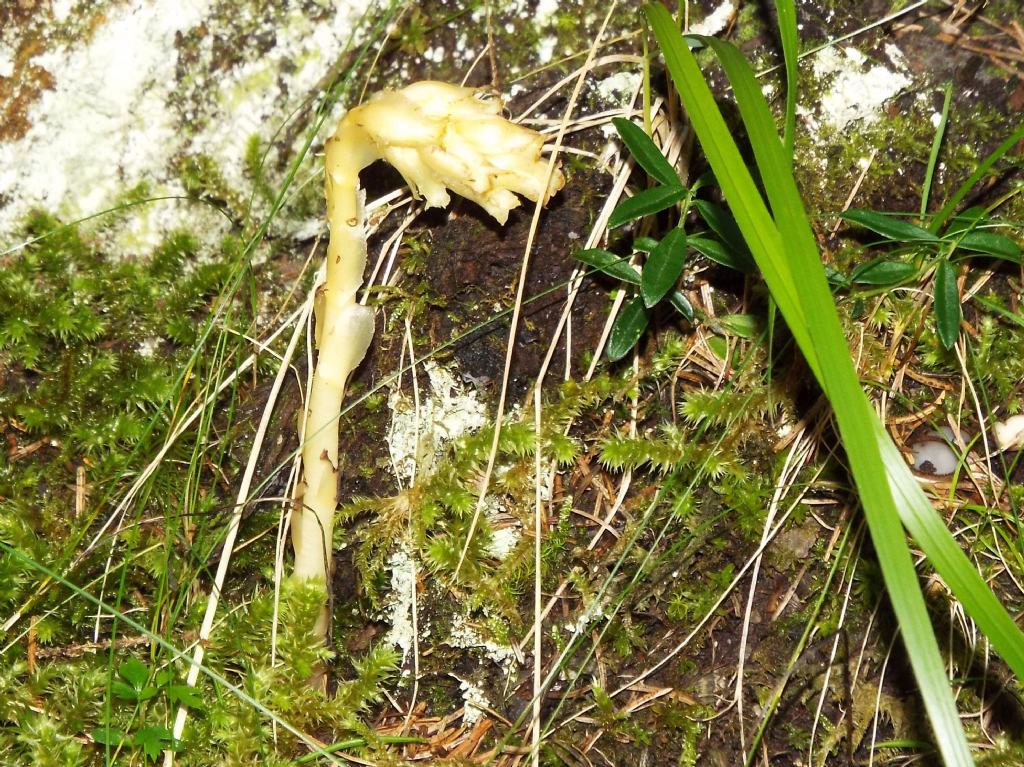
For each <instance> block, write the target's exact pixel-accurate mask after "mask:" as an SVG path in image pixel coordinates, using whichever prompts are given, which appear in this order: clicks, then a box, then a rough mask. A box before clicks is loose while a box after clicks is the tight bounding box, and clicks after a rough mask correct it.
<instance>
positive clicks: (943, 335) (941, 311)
mask: <svg viewBox="0 0 1024 767" xmlns="http://www.w3.org/2000/svg"><path fill="white" fill-rule="evenodd" d="M962 316H963V314H962V311H961V308H960V291H959V290H958V289H957V285H956V271H955V270H954V269H953V265H952V264H951V263H949V260H948V259H945V258H943V259H941V260H940V261H939V264H938V266H936V267H935V332H936V333H938V336H939V340H940V341H942V345H943V346H944V347H946V348H947V349H952V348H953V345H954V344H956V339H957V338H959V337H960V318H961V317H962Z"/></svg>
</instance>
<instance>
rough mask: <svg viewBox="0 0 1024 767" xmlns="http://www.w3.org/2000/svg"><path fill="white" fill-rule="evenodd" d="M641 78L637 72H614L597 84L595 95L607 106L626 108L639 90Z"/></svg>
mask: <svg viewBox="0 0 1024 767" xmlns="http://www.w3.org/2000/svg"><path fill="white" fill-rule="evenodd" d="M642 79H643V78H642V77H641V75H640V73H639V72H616V73H615V74H613V75H610V76H608V77H606V78H604V79H603V80H601V81H600V82H599V83H598V84H597V95H598V96H600V97H601V100H602V101H604V102H605V103H607V104H610V105H613V106H617V107H626V106H629V105H630V103H631V102H632V101H633V95H634V94H635V93H636V92H637V91H638V90H639V88H640V81H641V80H642Z"/></svg>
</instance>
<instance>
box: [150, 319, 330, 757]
mask: <svg viewBox="0 0 1024 767" xmlns="http://www.w3.org/2000/svg"><path fill="white" fill-rule="evenodd" d="M312 308H313V301H312V300H311V299H307V300H306V302H305V304H304V305H303V307H302V312H303V314H306V315H308V313H309V312H310V311H312ZM305 324H306V323H305V322H296V323H295V329H294V330H293V331H292V337H291V338H290V339H289V341H288V348H287V349H285V353H284V356H283V357H282V358H281V364H280V366H279V367H278V369H277V375H276V376H275V377H274V384H273V386H271V388H270V394H269V396H268V398H267V405H266V407H264V408H263V415H262V416H261V417H260V423H259V426H257V428H256V434H255V436H254V437H253V441H252V447H251V448H250V449H249V460H248V462H247V463H246V465H245V473H244V474H243V475H242V482H241V484H240V485H239V487H238V494H237V495H236V496H235V507H234V511H233V512H232V514H231V520H230V521H229V522H228V530H227V534H226V535H225V536H224V544H223V546H222V547H221V555H220V561H219V562H218V563H217V573H216V575H215V576H214V578H213V587H212V588H211V589H210V599H209V601H208V602H207V603H206V613H205V614H204V615H203V622H202V625H201V626H200V627H199V641H198V642H196V645H195V649H194V650H193V651H192V663H191V664H190V665H189V669H188V676H187V677H186V678H185V684H187V685H188V686H189V687H195V685H196V680H197V679H198V678H199V667H200V665H201V664H202V662H203V655H204V653H205V652H206V642H207V640H209V638H210V632H211V629H212V628H213V619H214V616H215V615H216V614H217V605H218V604H219V603H220V596H221V590H222V588H223V586H224V579H225V578H226V577H227V573H228V565H230V563H231V552H232V551H233V549H234V546H235V538H237V536H238V527H239V525H240V524H241V521H242V511H243V510H244V509H245V505H246V503H247V502H248V500H249V488H250V487H251V486H252V480H253V477H254V476H255V474H256V464H257V463H258V461H259V457H260V449H261V448H262V447H263V440H264V438H265V437H266V434H267V427H268V426H270V418H271V416H272V415H273V411H274V403H275V402H277V397H278V395H279V394H280V392H281V386H282V385H283V384H284V379H285V376H287V375H288V371H289V369H290V367H289V363H290V361H291V358H292V356H293V355H294V354H295V349H296V347H297V346H298V343H299V338H300V337H301V336H302V329H303V327H304V326H305ZM187 717H188V706H186V705H185V704H184V703H182V704H181V705H179V706H178V712H177V714H176V715H175V717H174V730H173V735H174V739H175V740H179V739H180V738H181V734H182V732H183V731H184V729H185V720H186V718H187ZM172 764H174V752H173V751H172V750H171V749H167V750H166V751H164V765H166V767H170V765H172Z"/></svg>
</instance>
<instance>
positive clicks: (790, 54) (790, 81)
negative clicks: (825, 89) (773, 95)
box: [775, 0, 800, 160]
mask: <svg viewBox="0 0 1024 767" xmlns="http://www.w3.org/2000/svg"><path fill="white" fill-rule="evenodd" d="M775 13H776V15H777V16H778V17H779V41H780V42H781V43H782V57H783V59H785V62H786V117H785V126H786V127H785V131H784V133H783V136H785V138H784V139H783V141H784V143H785V145H786V154H788V155H789V157H790V160H792V158H793V143H794V142H795V141H796V93H797V61H798V60H799V57H800V38H799V36H798V35H797V29H796V3H795V2H794V1H793V0H775Z"/></svg>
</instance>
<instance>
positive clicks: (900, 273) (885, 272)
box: [850, 258, 917, 285]
mask: <svg viewBox="0 0 1024 767" xmlns="http://www.w3.org/2000/svg"><path fill="white" fill-rule="evenodd" d="M916 274H917V267H916V266H914V265H913V264H905V263H903V262H902V261H890V260H889V259H887V258H876V259H874V260H872V261H869V262H868V263H866V264H862V265H861V266H859V267H857V268H856V269H854V270H853V274H851V275H850V281H851V282H856V283H859V284H861V285H896V284H898V283H900V282H904V281H905V280H909V279H910V278H911V277H913V276H914V275H916Z"/></svg>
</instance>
